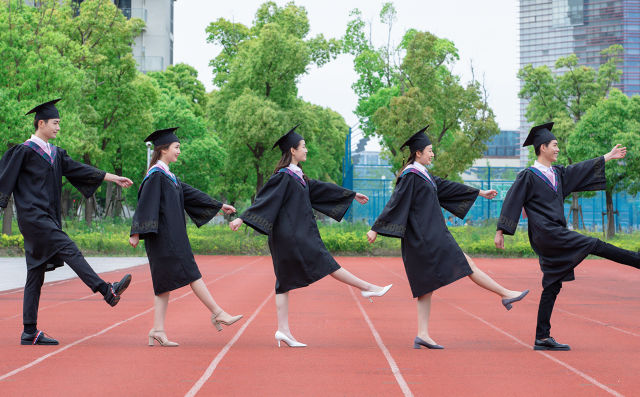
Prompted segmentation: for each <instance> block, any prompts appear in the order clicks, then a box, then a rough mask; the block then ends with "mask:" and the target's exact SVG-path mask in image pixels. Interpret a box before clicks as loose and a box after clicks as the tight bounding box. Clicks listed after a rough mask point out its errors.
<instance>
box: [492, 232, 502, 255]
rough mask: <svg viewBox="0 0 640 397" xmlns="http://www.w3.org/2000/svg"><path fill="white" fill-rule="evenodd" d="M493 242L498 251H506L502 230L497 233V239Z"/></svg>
mask: <svg viewBox="0 0 640 397" xmlns="http://www.w3.org/2000/svg"><path fill="white" fill-rule="evenodd" d="M493 242H494V243H495V244H496V248H497V249H501V250H503V249H504V235H503V234H502V230H498V231H496V237H495V238H494V239H493Z"/></svg>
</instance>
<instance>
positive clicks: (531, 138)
mask: <svg viewBox="0 0 640 397" xmlns="http://www.w3.org/2000/svg"><path fill="white" fill-rule="evenodd" d="M552 128H553V123H546V124H541V125H536V126H535V127H532V128H531V131H529V135H528V136H527V139H525V140H524V143H523V144H522V147H525V146H529V145H533V147H538V146H540V145H542V144H543V143H547V142H549V141H552V140H554V139H556V137H555V135H553V134H552V133H551V129H552Z"/></svg>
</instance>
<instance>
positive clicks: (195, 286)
mask: <svg viewBox="0 0 640 397" xmlns="http://www.w3.org/2000/svg"><path fill="white" fill-rule="evenodd" d="M175 130H177V128H167V129H164V130H158V131H155V132H153V133H152V134H151V135H149V136H148V137H147V138H146V139H145V142H153V145H154V150H153V155H152V157H151V162H150V168H149V170H148V171H147V175H146V176H145V178H144V180H143V181H142V184H141V185H140V190H139V191H138V206H137V208H136V212H135V214H134V216H133V222H132V225H131V233H130V237H129V243H130V244H131V245H132V246H133V247H136V246H137V245H138V243H139V241H140V240H141V239H143V240H144V241H145V244H144V247H145V250H146V251H147V257H148V258H149V267H150V268H151V280H152V281H153V292H154V295H155V298H154V321H153V328H152V329H151V331H149V335H148V336H149V346H153V345H154V341H156V342H158V343H159V344H160V346H165V347H167V346H178V344H177V343H175V342H171V341H169V339H168V338H167V335H166V333H165V317H166V314H167V306H168V304H169V293H170V291H173V290H175V289H178V288H180V287H184V286H186V285H189V286H190V287H191V289H192V290H193V292H194V293H195V295H196V296H197V297H198V299H200V301H202V303H204V305H205V306H206V307H207V308H208V309H209V311H211V322H212V323H213V325H214V326H215V327H216V329H217V330H218V331H221V330H222V325H223V324H224V325H231V324H233V323H235V322H236V321H238V320H240V319H241V318H242V315H238V316H231V315H229V314H227V313H226V312H225V311H224V310H222V308H221V307H220V306H219V305H218V304H217V303H216V301H215V300H214V299H213V297H212V296H211V293H210V292H209V290H208V289H207V286H206V284H205V283H204V281H202V275H201V274H200V270H199V269H198V265H197V264H196V261H195V259H194V257H193V252H192V251H191V245H190V244H189V237H188V236H187V223H186V219H185V216H184V213H185V211H186V212H187V214H188V215H189V217H190V218H191V220H192V221H193V223H195V224H196V226H198V227H200V226H202V225H204V224H205V223H207V222H209V221H210V220H211V219H212V218H213V217H214V216H216V214H217V213H218V212H219V211H220V210H221V209H222V211H224V212H225V213H226V214H232V213H234V212H236V209H235V208H233V207H232V206H230V205H228V204H222V203H221V202H219V201H217V200H214V199H213V198H211V197H209V196H208V195H207V194H205V193H203V192H201V191H200V190H198V189H195V188H193V187H191V186H189V185H187V184H186V183H184V182H182V181H181V180H180V179H178V178H177V177H176V176H175V175H174V174H173V173H172V172H171V171H170V170H169V164H171V163H174V162H176V161H177V160H178V156H179V155H180V140H179V139H178V137H177V136H176V135H175V133H174V132H175Z"/></svg>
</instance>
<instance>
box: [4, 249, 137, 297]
mask: <svg viewBox="0 0 640 397" xmlns="http://www.w3.org/2000/svg"><path fill="white" fill-rule="evenodd" d="M86 259H87V262H89V264H90V265H91V267H92V268H93V270H95V271H96V273H104V272H109V271H113V270H118V269H124V268H127V267H132V266H137V265H144V264H146V263H149V262H148V261H147V257H146V256H139V257H120V256H118V257H86ZM0 274H1V275H2V276H1V277H0V291H6V290H10V289H15V288H24V282H25V280H26V279H27V265H26V262H25V258H24V257H23V256H16V257H4V258H0ZM75 277H78V276H76V274H75V273H74V272H73V270H71V268H70V267H69V266H67V265H65V266H63V267H60V268H58V269H56V270H55V271H52V272H47V273H46V274H45V279H44V282H45V283H49V282H52V281H60V280H67V279H70V278H75ZM105 281H118V280H108V279H107V280H105Z"/></svg>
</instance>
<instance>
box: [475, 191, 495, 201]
mask: <svg viewBox="0 0 640 397" xmlns="http://www.w3.org/2000/svg"><path fill="white" fill-rule="evenodd" d="M479 195H480V196H482V197H484V198H486V199H489V200H491V199H492V198H495V197H496V196H497V195H498V192H497V191H495V190H493V189H492V190H480V193H479Z"/></svg>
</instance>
